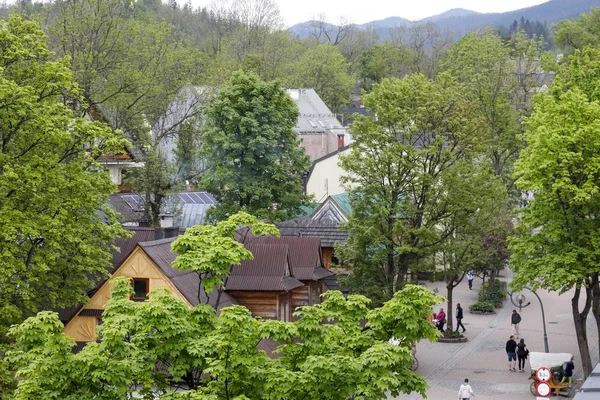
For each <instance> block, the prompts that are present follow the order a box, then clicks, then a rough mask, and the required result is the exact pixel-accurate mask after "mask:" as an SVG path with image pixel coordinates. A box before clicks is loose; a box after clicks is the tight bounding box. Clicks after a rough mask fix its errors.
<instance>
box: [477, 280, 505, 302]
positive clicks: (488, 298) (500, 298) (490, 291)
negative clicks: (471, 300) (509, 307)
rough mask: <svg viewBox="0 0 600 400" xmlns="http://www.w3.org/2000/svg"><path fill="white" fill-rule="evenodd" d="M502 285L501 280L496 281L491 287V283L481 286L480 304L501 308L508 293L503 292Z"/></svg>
mask: <svg viewBox="0 0 600 400" xmlns="http://www.w3.org/2000/svg"><path fill="white" fill-rule="evenodd" d="M502 283H503V282H501V281H499V280H494V282H493V283H492V284H491V285H490V283H484V284H483V285H481V288H479V294H478V298H479V302H481V303H489V304H492V305H493V306H494V307H500V306H501V305H502V303H504V300H506V292H505V291H503V290H502Z"/></svg>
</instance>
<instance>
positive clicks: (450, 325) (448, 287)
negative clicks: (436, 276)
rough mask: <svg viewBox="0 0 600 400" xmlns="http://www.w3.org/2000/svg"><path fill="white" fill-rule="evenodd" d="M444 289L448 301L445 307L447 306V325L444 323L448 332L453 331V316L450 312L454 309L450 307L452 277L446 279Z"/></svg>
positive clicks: (452, 285)
mask: <svg viewBox="0 0 600 400" xmlns="http://www.w3.org/2000/svg"><path fill="white" fill-rule="evenodd" d="M446 291H447V298H448V303H447V307H448V311H446V315H447V317H446V321H448V322H447V325H446V332H450V333H452V332H453V331H454V329H453V328H454V323H453V322H452V320H453V317H452V313H453V311H452V310H454V309H453V308H452V292H453V291H454V278H452V279H450V280H447V281H446Z"/></svg>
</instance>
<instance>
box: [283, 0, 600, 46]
mask: <svg viewBox="0 0 600 400" xmlns="http://www.w3.org/2000/svg"><path fill="white" fill-rule="evenodd" d="M365 6H367V3H365ZM592 7H600V0H550V1H548V2H546V3H542V4H539V5H537V6H533V7H527V8H522V9H519V10H515V11H508V12H504V13H478V12H475V11H470V10H465V9H462V8H454V9H451V10H448V11H446V12H444V13H442V14H438V15H433V16H431V17H427V18H423V19H421V20H418V21H410V20H408V19H405V18H401V17H388V18H385V19H382V20H377V21H371V22H367V23H365V24H360V25H355V26H357V27H358V28H360V29H366V28H367V27H372V28H373V29H375V30H376V31H377V33H378V34H379V37H380V39H381V40H385V39H387V38H389V36H390V34H389V31H390V28H393V27H395V26H402V25H411V24H418V23H424V22H427V21H433V22H435V24H436V25H437V26H438V28H439V29H440V30H442V31H443V30H446V29H448V30H450V31H451V32H452V33H453V35H454V38H455V39H458V38H460V37H462V36H463V35H465V34H466V33H468V32H473V31H476V30H479V29H481V28H484V27H486V26H492V27H498V26H509V25H510V24H512V23H513V21H515V20H517V21H518V20H520V19H521V18H524V19H525V20H530V21H539V22H541V23H546V24H547V25H548V27H550V25H551V24H553V23H555V22H558V21H560V20H563V19H574V18H577V17H579V15H580V14H581V13H585V12H588V11H589V10H590V9H591V8H592ZM315 22H316V21H307V22H302V23H300V24H296V25H293V26H292V27H290V28H289V30H290V31H291V32H292V33H293V34H295V35H296V36H298V37H300V38H301V39H304V38H307V37H309V36H310V34H311V32H312V31H313V27H314V24H315ZM328 29H337V26H336V25H334V24H328Z"/></svg>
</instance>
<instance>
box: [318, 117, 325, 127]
mask: <svg viewBox="0 0 600 400" xmlns="http://www.w3.org/2000/svg"><path fill="white" fill-rule="evenodd" d="M318 121H319V125H321V126H322V127H323V128H326V127H327V126H326V125H325V123H324V122H323V120H321V119H320V120H318Z"/></svg>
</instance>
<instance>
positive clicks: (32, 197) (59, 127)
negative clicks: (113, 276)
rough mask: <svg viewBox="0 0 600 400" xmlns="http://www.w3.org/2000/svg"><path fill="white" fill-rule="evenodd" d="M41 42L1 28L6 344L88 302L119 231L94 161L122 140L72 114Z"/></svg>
mask: <svg viewBox="0 0 600 400" xmlns="http://www.w3.org/2000/svg"><path fill="white" fill-rule="evenodd" d="M45 40H46V37H45V35H44V34H43V33H42V31H41V30H40V29H39V27H38V26H37V24H35V23H33V22H29V21H24V20H22V19H21V18H18V17H11V19H10V21H9V22H7V23H3V24H2V27H1V28H0V41H1V42H2V43H3V46H2V48H1V49H0V59H1V61H0V63H1V64H0V99H1V100H0V103H2V104H3V106H2V107H1V108H0V220H1V221H2V234H1V235H0V253H1V254H2V257H1V260H0V304H1V306H0V308H1V310H0V340H4V339H5V333H6V332H5V329H6V328H7V326H9V325H10V324H12V323H16V322H19V321H20V320H22V319H23V318H24V317H27V316H29V315H31V314H32V313H35V312H37V311H39V310H42V309H53V308H56V307H66V306H71V305H73V304H76V303H77V302H78V301H81V300H83V299H84V298H85V296H86V291H87V290H88V289H89V288H90V287H91V286H93V284H94V283H93V280H91V279H90V277H91V276H94V275H95V274H100V275H101V274H103V273H105V272H106V271H107V269H108V267H109V266H110V262H109V261H110V253H109V251H108V250H109V243H110V242H111V241H112V240H113V238H114V237H115V235H116V234H122V233H123V231H122V229H121V228H120V226H119V225H118V224H117V223H116V220H115V218H114V214H113V213H112V211H110V210H109V209H108V208H107V207H106V206H105V201H106V199H107V196H108V195H109V194H110V193H111V192H112V191H113V190H114V189H115V188H114V185H113V184H112V183H111V181H110V178H109V176H108V174H106V173H105V172H101V171H102V170H101V168H100V167H99V166H98V164H97V163H96V161H95V158H97V157H98V156H99V155H101V154H103V153H104V152H107V151H115V147H116V148H119V146H121V147H122V146H123V143H122V141H121V140H120V139H119V138H118V137H117V136H116V135H115V134H113V132H112V131H111V130H110V129H109V128H108V127H106V126H103V125H102V124H99V123H94V122H91V121H89V120H86V119H83V118H76V117H75V116H74V113H73V112H72V111H71V109H70V107H69V106H68V104H69V103H71V102H74V101H77V100H79V97H78V95H79V89H78V87H77V85H76V84H74V82H73V77H72V74H71V72H70V70H69V65H68V60H58V61H50V58H51V54H50V52H49V51H48V48H47V47H46V43H45Z"/></svg>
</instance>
